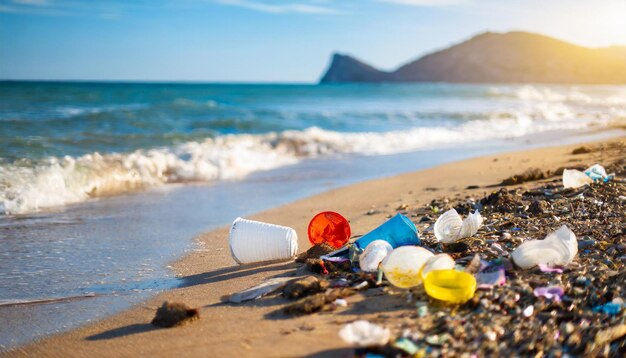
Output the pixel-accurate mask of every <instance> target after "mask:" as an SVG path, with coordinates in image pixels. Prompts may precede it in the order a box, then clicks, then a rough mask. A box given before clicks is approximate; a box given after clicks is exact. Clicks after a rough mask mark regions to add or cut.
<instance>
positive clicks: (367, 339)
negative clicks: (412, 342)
mask: <svg viewBox="0 0 626 358" xmlns="http://www.w3.org/2000/svg"><path fill="white" fill-rule="evenodd" d="M390 336H391V332H390V331H389V329H388V328H383V327H381V326H379V325H376V324H373V323H370V322H368V321H365V320H359V321H355V322H352V323H349V324H346V325H345V326H343V328H341V330H340V331H339V337H341V339H343V340H344V341H345V342H346V343H349V344H356V345H357V346H359V347H372V346H384V345H385V344H387V342H389V338H390Z"/></svg>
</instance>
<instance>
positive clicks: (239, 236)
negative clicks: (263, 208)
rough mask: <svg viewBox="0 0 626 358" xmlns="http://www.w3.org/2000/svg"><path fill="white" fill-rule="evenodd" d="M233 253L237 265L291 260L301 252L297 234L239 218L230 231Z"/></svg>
mask: <svg viewBox="0 0 626 358" xmlns="http://www.w3.org/2000/svg"><path fill="white" fill-rule="evenodd" d="M229 245H230V253H231V254H232V255H233V259H235V261H236V262H237V263H238V264H249V263H253V262H261V261H271V260H281V259H289V258H292V257H294V256H295V255H296V252H297V251H298V234H297V233H296V230H294V229H292V228H290V227H287V226H281V225H274V224H268V223H264V222H260V221H254V220H247V219H243V218H237V219H235V221H233V224H232V226H231V227H230V238H229Z"/></svg>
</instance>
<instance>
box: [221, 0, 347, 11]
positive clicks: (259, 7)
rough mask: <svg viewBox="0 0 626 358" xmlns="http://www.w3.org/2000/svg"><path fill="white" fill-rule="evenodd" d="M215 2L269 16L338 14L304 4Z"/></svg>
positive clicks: (242, 0) (332, 9)
mask: <svg viewBox="0 0 626 358" xmlns="http://www.w3.org/2000/svg"><path fill="white" fill-rule="evenodd" d="M215 2H217V3H219V4H223V5H229V6H237V7H241V8H245V9H250V10H255V11H260V12H266V13H271V14H286V13H299V14H338V13H340V11H338V10H337V9H334V8H331V7H328V6H321V5H312V4H305V3H287V4H273V3H272V4H270V3H265V2H260V1H248V0H215Z"/></svg>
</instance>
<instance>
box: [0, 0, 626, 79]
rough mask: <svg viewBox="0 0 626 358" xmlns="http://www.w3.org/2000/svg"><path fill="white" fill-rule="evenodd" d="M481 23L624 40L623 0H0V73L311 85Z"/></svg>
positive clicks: (588, 42) (387, 63) (405, 55)
mask: <svg viewBox="0 0 626 358" xmlns="http://www.w3.org/2000/svg"><path fill="white" fill-rule="evenodd" d="M486 30H490V31H509V30H525V31H531V32H539V33H543V34H546V35H550V36H554V37H557V38H560V39H563V40H566V41H571V42H574V43H576V44H580V45H585V46H594V47H598V46H608V45H618V44H621V45H626V0H594V1H590V0H550V1H545V0H528V1H518V0H514V1H507V0H297V1H271V0H136V1H121V0H103V1H96V0H94V1H81V0H0V79H96V80H100V79H102V80H166V81H177V80H181V81H218V82H222V81H236V82H315V81H317V80H318V79H319V77H320V76H321V74H322V73H323V71H324V70H325V68H326V66H327V64H328V60H329V57H330V55H331V53H332V52H334V51H340V52H343V53H349V54H352V55H354V56H356V57H358V58H360V59H362V60H364V61H365V62H368V63H370V64H372V65H374V66H377V67H380V68H383V69H391V68H394V67H397V66H398V65H399V64H401V63H404V62H407V61H409V60H412V59H414V58H416V57H418V56H419V55H421V54H424V53H425V52H428V51H431V50H433V49H439V48H443V47H446V46H448V45H450V44H452V43H456V42H459V41H462V40H465V39H467V38H469V37H471V36H472V35H475V34H477V33H480V32H483V31H486Z"/></svg>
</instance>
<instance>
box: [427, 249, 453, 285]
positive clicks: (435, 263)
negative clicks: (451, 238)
mask: <svg viewBox="0 0 626 358" xmlns="http://www.w3.org/2000/svg"><path fill="white" fill-rule="evenodd" d="M454 265H455V262H454V259H453V258H452V257H451V256H450V255H448V254H438V255H435V256H433V257H431V258H430V259H428V261H426V264H424V267H423V268H422V273H421V274H422V279H423V278H424V276H426V274H427V273H429V272H430V271H433V270H448V269H452V268H454Z"/></svg>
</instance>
